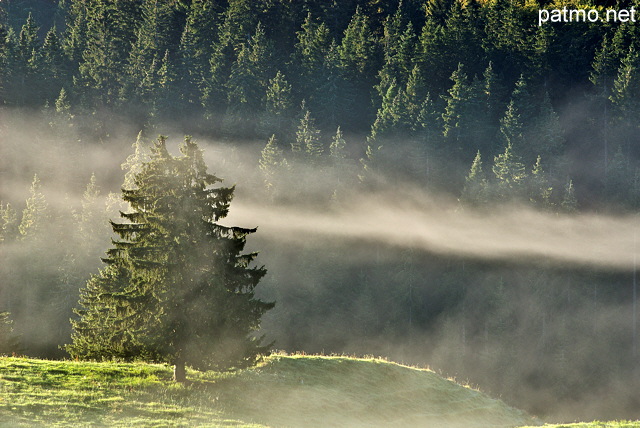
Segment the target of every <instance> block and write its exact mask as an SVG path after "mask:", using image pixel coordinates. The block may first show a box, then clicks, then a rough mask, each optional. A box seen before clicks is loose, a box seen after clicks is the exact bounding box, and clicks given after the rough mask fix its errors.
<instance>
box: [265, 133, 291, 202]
mask: <svg viewBox="0 0 640 428" xmlns="http://www.w3.org/2000/svg"><path fill="white" fill-rule="evenodd" d="M258 164H259V168H260V171H262V175H263V176H264V185H265V187H266V190H267V192H268V193H269V194H270V195H271V196H272V197H273V196H274V195H275V194H276V191H277V187H278V185H277V182H278V179H279V176H280V175H281V174H282V172H283V171H285V170H287V169H288V167H289V165H288V164H287V160H286V159H285V158H284V154H283V151H282V149H280V148H279V147H278V142H277V140H276V136H275V135H272V136H271V138H269V141H268V142H267V145H266V146H265V147H264V148H263V149H262V152H261V157H260V160H259V162H258Z"/></svg>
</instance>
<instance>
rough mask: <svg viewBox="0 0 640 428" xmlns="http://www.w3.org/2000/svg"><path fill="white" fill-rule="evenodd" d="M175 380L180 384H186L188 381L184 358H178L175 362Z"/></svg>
mask: <svg viewBox="0 0 640 428" xmlns="http://www.w3.org/2000/svg"><path fill="white" fill-rule="evenodd" d="M173 380H174V381H175V382H180V383H185V382H186V381H187V371H186V368H185V363H184V359H183V358H182V357H176V359H175V361H174V366H173Z"/></svg>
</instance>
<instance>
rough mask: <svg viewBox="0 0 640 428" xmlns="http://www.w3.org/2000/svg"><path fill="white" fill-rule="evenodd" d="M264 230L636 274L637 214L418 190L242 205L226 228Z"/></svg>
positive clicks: (266, 235)
mask: <svg viewBox="0 0 640 428" xmlns="http://www.w3.org/2000/svg"><path fill="white" fill-rule="evenodd" d="M227 222H228V223H229V224H234V223H237V224H241V225H243V226H249V225H252V224H255V225H259V227H260V234H261V236H262V237H263V239H273V240H278V241H282V242H286V243H288V244H299V245H300V244H307V243H309V241H311V242H315V241H318V242H322V241H323V240H339V241H343V242H349V241H367V242H378V243H381V244H385V245H392V246H396V247H401V248H410V249H416V250H422V251H427V252H433V253H438V254H444V255H452V256H460V257H470V258H474V259H475V258H477V259H483V260H502V261H518V262H522V261H527V260H529V261H530V260H531V259H544V260H546V261H549V262H558V263H572V264H578V265H589V266H599V267H603V268H613V269H621V270H631V269H633V268H634V265H635V259H636V256H637V244H636V240H637V239H636V232H635V231H636V228H637V224H638V218H637V217H636V216H632V215H629V216H607V215H597V214H581V215H559V214H553V213H545V212H540V211H536V210H534V209H532V208H526V207H522V206H505V207H502V208H501V209H500V210H498V211H496V212H487V211H486V210H473V209H469V208H465V209H462V208H461V207H460V206H459V205H458V203H457V202H456V201H455V200H452V199H446V198H442V197H434V196H431V195H429V194H424V193H420V192H419V191H414V192H411V193H404V194H403V192H392V191H388V192H384V193H375V194H372V195H358V196H356V197H355V198H353V199H350V200H349V201H348V202H345V203H344V204H342V205H340V207H338V208H332V209H327V210H320V211H319V210H317V209H308V208H305V207H300V206H296V205H289V206H268V205H267V206H265V205H264V204H252V203H251V202H250V201H243V200H237V201H236V203H235V204H234V205H233V208H232V210H231V212H230V215H229V217H228V218H227V220H226V221H225V223H227Z"/></svg>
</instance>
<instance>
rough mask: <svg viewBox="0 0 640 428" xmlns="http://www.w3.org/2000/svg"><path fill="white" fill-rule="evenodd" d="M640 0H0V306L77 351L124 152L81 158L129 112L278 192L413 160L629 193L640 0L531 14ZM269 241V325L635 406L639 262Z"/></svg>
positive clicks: (596, 207) (550, 402)
mask: <svg viewBox="0 0 640 428" xmlns="http://www.w3.org/2000/svg"><path fill="white" fill-rule="evenodd" d="M632 5H635V6H636V8H639V9H640V3H638V2H624V3H620V4H613V3H611V4H605V3H603V2H591V3H590V2H580V3H578V2H575V3H573V2H560V1H558V2H557V3H554V2H544V3H543V4H539V3H537V2H536V1H533V0H532V1H507V0H487V1H473V0H469V1H467V0H461V1H457V0H427V1H419V0H402V1H381V0H368V1H367V0H344V1H327V0H323V1H313V0H305V1H292V0H260V1H256V0H229V1H205V0H172V1H170V0H166V1H161V0H157V1H156V0H139V1H130V0H126V1H125V0H84V1H79V0H78V1H74V0H59V1H55V0H48V1H46V0H2V1H1V2H0V138H1V140H0V143H1V144H2V147H1V150H2V158H3V159H2V160H0V182H2V187H1V188H0V198H1V199H2V200H3V202H2V205H1V212H0V215H1V218H0V226H1V228H2V229H1V236H0V239H1V240H2V242H1V243H0V248H1V250H0V251H2V267H0V281H1V282H0V312H4V311H7V312H9V313H10V314H9V318H8V319H9V320H11V321H12V322H13V327H14V329H15V332H16V333H18V334H19V339H20V341H19V342H20V346H21V352H23V353H25V354H27V355H32V356H38V357H62V356H64V353H63V352H62V351H61V350H60V349H59V345H63V344H65V343H68V341H69V334H70V325H69V322H68V319H69V318H71V317H72V316H73V313H72V308H73V307H74V306H75V305H76V304H77V300H78V290H79V289H80V288H81V287H82V286H83V285H84V283H85V282H86V280H87V278H88V277H89V276H90V274H91V273H96V272H97V269H98V267H99V266H100V257H101V255H102V253H103V252H104V250H105V249H106V248H107V247H108V245H109V236H110V234H109V223H108V219H109V218H115V217H116V216H117V210H118V209H124V208H122V207H121V204H120V202H119V201H118V198H117V197H115V196H113V195H111V196H110V197H106V194H107V191H105V190H101V187H102V188H103V189H107V190H109V189H111V190H114V191H117V189H118V186H119V185H120V184H121V182H120V183H116V184H115V185H114V183H113V177H114V173H113V172H111V173H104V174H103V178H104V183H103V184H101V183H100V182H99V180H98V178H97V177H98V176H99V174H98V175H92V176H90V177H91V178H89V176H87V175H84V176H83V175H82V172H83V171H85V169H83V168H81V167H80V166H81V165H84V166H86V164H87V163H91V162H96V161H97V159H99V157H95V156H93V155H92V154H93V153H96V152H100V153H103V154H104V156H105V158H106V157H110V158H115V159H117V161H116V163H115V165H116V166H117V165H118V164H119V163H121V162H125V160H126V159H127V156H128V155H129V151H130V149H129V147H130V145H131V143H133V142H134V141H135V140H136V139H135V135H136V134H137V132H138V131H140V130H142V131H141V133H140V135H139V140H138V144H136V149H137V152H136V153H137V155H138V156H144V148H145V143H148V142H149V141H151V140H152V139H153V138H155V136H157V135H158V134H159V133H166V132H172V131H173V132H174V134H173V135H178V136H180V135H179V134H176V132H180V133H187V134H193V135H195V136H197V137H198V138H199V139H202V140H205V141H222V142H223V143H224V146H225V148H226V149H225V152H224V153H225V155H224V156H226V157H225V158H224V160H225V162H226V163H225V164H224V165H221V166H219V168H218V166H217V165H212V167H213V168H214V169H218V170H219V169H222V170H223V171H227V172H228V173H229V174H230V175H231V178H232V179H233V180H237V181H238V182H239V183H240V184H239V192H240V194H241V195H242V194H243V192H244V194H246V195H250V196H251V197H252V198H255V199H258V200H260V201H261V203H263V204H265V206H267V205H269V206H271V205H281V206H287V205H289V204H292V203H295V204H303V205H305V206H308V207H313V208H314V209H317V210H319V211H321V210H330V209H335V207H336V206H339V205H340V203H341V201H347V200H349V199H350V197H351V196H352V195H356V194H357V195H362V194H366V193H367V192H372V191H373V192H375V191H376V190H379V189H385V190H388V189H389V188H394V187H396V188H398V189H400V188H402V187H403V186H405V185H407V183H411V186H415V187H418V188H420V189H424V190H425V191H429V192H434V193H443V194H448V195H450V196H452V197H453V198H455V199H458V209H460V210H479V211H481V212H485V213H491V212H493V210H496V211H500V210H502V209H504V207H505V206H507V205H510V204H518V205H520V206H522V205H524V206H527V207H530V208H532V209H535V210H541V211H544V212H548V213H550V214H555V215H574V214H580V213H587V212H588V213H606V214H612V215H622V214H624V215H629V214H635V213H636V212H637V211H638V209H639V208H640V169H639V167H640V163H639V162H640V145H639V144H638V143H639V139H640V132H639V131H640V129H639V128H640V122H639V121H638V119H637V118H638V115H639V113H640V24H637V23H632V22H629V23H613V22H609V23H607V22H598V23H559V24H550V23H548V24H545V25H542V26H538V9H539V8H540V7H547V8H556V7H560V8H561V7H563V6H568V7H576V8H600V10H603V7H606V6H614V7H616V8H621V7H630V6H632ZM601 15H602V13H601ZM132 131H134V133H133V134H131V132H132ZM256 147H257V149H256ZM52 153H55V156H53V155H51V154H52ZM246 153H250V154H249V155H247V154H246ZM47 156H48V159H47V160H48V162H47V161H45V160H43V157H47ZM251 156H253V157H251ZM27 158H28V159H29V161H32V162H27V161H26V160H25V159H27ZM140 159H141V158H140V157H138V158H136V155H135V154H134V155H131V156H130V157H129V159H128V161H127V162H126V165H127V168H128V169H129V170H131V169H132V168H135V165H136V162H138V161H139V160H140ZM57 162H59V163H57ZM25 165H26V166H25ZM88 168H89V171H91V170H92V169H91V168H92V166H91V165H89V167H88ZM61 169H64V172H60V170H61ZM93 170H94V171H102V172H104V171H103V168H102V167H101V166H100V165H95V166H94V167H93ZM118 173H120V171H119V170H118ZM234 174H235V175H234ZM115 175H117V174H115ZM223 177H224V176H223ZM125 179H126V178H125ZM57 180H66V181H65V183H66V184H69V183H71V184H72V185H74V186H76V189H77V190H76V192H77V193H78V194H80V196H79V197H78V198H74V197H68V199H65V198H64V197H63V195H60V192H57V191H55V187H56V186H57V185H58V184H59V182H58V181H57ZM25 182H26V183H27V185H26V186H24V185H23V184H24V183H25ZM20 183H22V184H20ZM28 183H31V186H30V187H29V185H28ZM319 183H321V184H319ZM249 184H250V185H251V186H249ZM21 185H22V187H20V186H21ZM243 185H244V186H246V187H245V188H244V189H241V188H240V187H242V186H243ZM47 186H50V188H49V193H48V192H46V191H45V190H46V189H47ZM82 192H84V193H82ZM232 207H233V204H232ZM258 226H259V224H258ZM386 227H392V226H391V224H380V228H386ZM629 233H630V234H633V233H635V232H634V231H632V230H630V231H629ZM258 235H259V233H258ZM259 246H260V248H259V249H260V250H261V251H262V253H261V256H260V257H261V263H265V264H266V266H267V268H268V269H269V272H270V274H269V275H268V276H267V278H266V279H265V280H264V286H263V287H264V291H263V292H264V293H265V296H266V297H267V298H268V299H275V300H276V301H277V307H276V309H274V311H273V314H271V315H269V316H267V317H265V323H264V327H265V330H266V333H267V334H268V335H269V336H270V337H272V338H273V339H275V340H276V347H277V348H279V349H286V350H289V351H293V350H303V351H305V352H325V353H332V352H336V353H341V352H347V353H357V354H376V355H378V354H379V355H385V356H388V357H390V358H394V359H398V360H402V361H405V362H409V363H415V364H422V365H425V364H429V365H431V366H432V367H433V368H435V369H437V370H440V371H442V372H443V373H445V374H447V375H451V376H457V377H458V378H459V379H462V380H468V381H469V382H471V383H472V384H474V385H479V386H480V387H481V388H482V389H484V390H487V391H489V392H491V393H493V394H494V395H496V396H500V397H502V398H503V399H504V400H506V401H507V402H508V403H509V404H512V405H514V406H517V407H520V408H523V409H526V410H528V411H530V412H532V413H534V414H536V415H540V416H549V417H565V418H601V419H606V418H611V419H614V418H618V419H619V418H639V417H640V413H638V409H640V401H639V400H640V399H639V398H638V396H637V393H636V391H637V387H638V386H639V385H640V377H639V371H638V369H639V367H640V366H639V365H638V363H639V360H638V349H637V314H636V306H635V303H636V302H635V299H636V294H635V292H636V289H635V274H634V272H631V271H625V270H615V269H604V268H596V267H585V266H575V265H568V264H562V263H557V262H552V261H551V260H545V259H540V260H534V261H531V260H529V261H525V260H523V261H519V262H487V261H480V260H473V259H469V258H463V257H453V256H443V255H436V254H425V253H424V252H422V251H418V250H411V249H399V248H397V247H394V246H386V245H383V244H379V245H377V246H375V245H374V246H368V249H367V250H366V251H364V252H362V254H361V256H360V257H358V258H357V259H353V258H349V257H345V254H348V253H350V252H352V251H353V249H352V248H345V247H344V246H343V245H341V244H340V243H338V242H335V243H325V244H324V246H323V247H322V249H319V248H318V246H316V245H313V244H312V243H309V244H308V245H306V246H305V245H302V247H300V246H296V247H295V248H291V247H288V246H286V245H282V244H281V243H273V242H268V241H266V240H265V241H260V242H259ZM630 257H633V255H630ZM0 351H2V349H0Z"/></svg>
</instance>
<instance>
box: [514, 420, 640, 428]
mask: <svg viewBox="0 0 640 428" xmlns="http://www.w3.org/2000/svg"><path fill="white" fill-rule="evenodd" d="M521 428H534V427H521ZM536 428H539V427H536ZM542 428H640V421H635V422H632V421H611V422H598V421H594V422H586V423H575V424H557V425H550V424H547V425H543V426H542Z"/></svg>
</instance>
